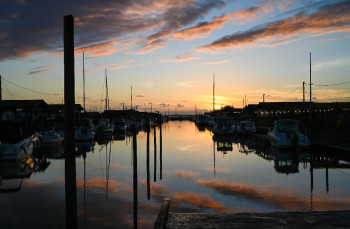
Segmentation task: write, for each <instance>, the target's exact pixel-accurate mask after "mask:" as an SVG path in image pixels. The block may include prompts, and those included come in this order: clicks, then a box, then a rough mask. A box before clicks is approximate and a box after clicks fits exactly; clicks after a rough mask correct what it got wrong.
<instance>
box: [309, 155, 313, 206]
mask: <svg viewBox="0 0 350 229" xmlns="http://www.w3.org/2000/svg"><path fill="white" fill-rule="evenodd" d="M312 160H313V158H312V157H311V158H310V177H311V181H310V183H311V184H310V185H311V190H310V210H311V211H312V210H313V207H312V192H313V190H314V168H313V166H312Z"/></svg>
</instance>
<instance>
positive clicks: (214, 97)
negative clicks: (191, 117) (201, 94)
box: [213, 74, 215, 111]
mask: <svg viewBox="0 0 350 229" xmlns="http://www.w3.org/2000/svg"><path fill="white" fill-rule="evenodd" d="M213 111H215V74H214V75H213Z"/></svg>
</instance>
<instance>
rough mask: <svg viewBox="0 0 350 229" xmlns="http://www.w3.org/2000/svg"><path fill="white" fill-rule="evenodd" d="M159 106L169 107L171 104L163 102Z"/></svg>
mask: <svg viewBox="0 0 350 229" xmlns="http://www.w3.org/2000/svg"><path fill="white" fill-rule="evenodd" d="M159 106H160V107H163V108H164V107H169V104H165V103H161V104H159Z"/></svg>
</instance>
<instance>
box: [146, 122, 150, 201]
mask: <svg viewBox="0 0 350 229" xmlns="http://www.w3.org/2000/svg"><path fill="white" fill-rule="evenodd" d="M149 131H150V130H149V128H147V199H148V200H149V199H151V191H150V190H151V185H150V174H149Z"/></svg>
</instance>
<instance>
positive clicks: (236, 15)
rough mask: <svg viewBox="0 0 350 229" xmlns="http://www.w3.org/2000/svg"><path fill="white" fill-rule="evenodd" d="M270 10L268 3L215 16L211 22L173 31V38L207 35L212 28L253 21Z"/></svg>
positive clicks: (181, 38)
mask: <svg viewBox="0 0 350 229" xmlns="http://www.w3.org/2000/svg"><path fill="white" fill-rule="evenodd" d="M272 11H273V7H272V6H270V5H261V6H258V7H250V8H246V9H242V10H240V11H236V12H231V13H228V14H226V15H224V16H221V17H216V18H214V19H213V21H211V22H200V23H198V24H197V25H196V26H194V27H191V28H188V29H184V30H181V31H178V32H175V33H174V34H173V38H174V39H175V40H192V39H195V38H202V37H207V36H208V35H209V34H210V33H211V32H212V31H213V30H215V29H219V28H221V27H223V26H224V25H225V24H226V23H228V22H232V23H234V24H244V23H246V22H250V21H255V20H257V19H258V18H260V17H261V16H262V15H263V14H264V13H270V12H272Z"/></svg>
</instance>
